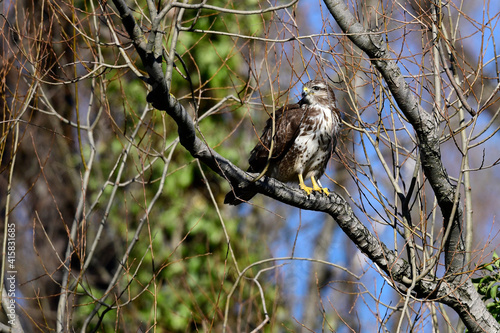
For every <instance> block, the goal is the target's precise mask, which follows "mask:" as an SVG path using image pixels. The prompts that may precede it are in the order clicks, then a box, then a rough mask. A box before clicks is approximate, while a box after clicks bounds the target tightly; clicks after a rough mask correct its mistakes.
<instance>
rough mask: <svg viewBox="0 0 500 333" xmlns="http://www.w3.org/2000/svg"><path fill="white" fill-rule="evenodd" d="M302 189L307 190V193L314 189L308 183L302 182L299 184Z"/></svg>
mask: <svg viewBox="0 0 500 333" xmlns="http://www.w3.org/2000/svg"><path fill="white" fill-rule="evenodd" d="M299 186H300V189H301V190H304V191H306V193H307V195H309V194H311V193H312V191H313V190H314V189H313V188H312V187H309V186H307V185H306V184H304V183H302V184H300V185H299Z"/></svg>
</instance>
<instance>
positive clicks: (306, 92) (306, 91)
mask: <svg viewBox="0 0 500 333" xmlns="http://www.w3.org/2000/svg"><path fill="white" fill-rule="evenodd" d="M310 92H311V90H309V88H307V87H304V88H302V98H304V97H306V96H307V95H309V93H310Z"/></svg>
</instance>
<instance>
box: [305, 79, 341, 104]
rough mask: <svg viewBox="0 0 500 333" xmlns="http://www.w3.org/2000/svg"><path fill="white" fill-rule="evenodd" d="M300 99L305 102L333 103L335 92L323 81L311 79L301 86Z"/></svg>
mask: <svg viewBox="0 0 500 333" xmlns="http://www.w3.org/2000/svg"><path fill="white" fill-rule="evenodd" d="M302 101H304V102H305V103H307V104H317V103H321V104H332V103H335V94H334V93H333V90H332V88H331V87H330V86H329V85H328V84H327V83H326V82H325V81H322V80H312V81H309V82H307V83H306V84H304V86H303V87H302Z"/></svg>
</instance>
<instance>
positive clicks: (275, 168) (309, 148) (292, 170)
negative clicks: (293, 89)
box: [224, 80, 340, 205]
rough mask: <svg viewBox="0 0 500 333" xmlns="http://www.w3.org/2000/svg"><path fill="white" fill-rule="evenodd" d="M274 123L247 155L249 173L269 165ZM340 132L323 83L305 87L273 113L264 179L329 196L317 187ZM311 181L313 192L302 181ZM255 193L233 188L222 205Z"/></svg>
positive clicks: (332, 98)
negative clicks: (295, 99) (292, 101)
mask: <svg viewBox="0 0 500 333" xmlns="http://www.w3.org/2000/svg"><path fill="white" fill-rule="evenodd" d="M272 124H273V119H272V118H270V119H268V120H267V123H266V127H265V128H264V131H263V133H262V135H261V137H260V140H259V142H258V143H257V145H256V146H255V148H254V149H253V150H252V152H251V153H250V158H249V160H248V162H249V164H250V166H249V168H248V172H254V173H261V172H262V171H263V170H264V169H265V167H266V165H267V162H268V158H269V149H270V147H271V140H272V138H271V136H272ZM339 129H340V112H339V110H338V109H337V107H336V105H335V95H334V93H333V90H332V88H331V87H330V86H329V85H328V84H327V83H326V82H325V81H322V80H313V81H309V82H307V83H306V84H304V87H303V89H302V99H301V100H300V101H299V102H298V103H297V104H291V105H285V106H284V107H282V108H280V109H279V110H277V111H276V112H275V135H274V147H273V151H272V155H271V159H270V160H269V166H268V169H267V171H266V175H268V176H270V177H273V178H276V179H278V180H279V181H282V182H299V184H300V188H302V189H303V190H304V191H306V192H307V193H308V194H310V193H311V191H312V190H315V191H322V192H323V193H326V194H328V190H327V189H326V188H321V187H320V186H319V185H318V184H317V179H318V178H320V177H321V176H322V175H323V173H324V172H325V169H326V165H327V163H328V160H329V159H330V156H331V154H332V152H333V150H334V149H335V145H336V142H337V135H338V131H339ZM307 178H311V181H312V183H313V188H310V187H308V186H306V185H305V184H304V182H303V179H307ZM255 194H256V193H255V192H253V191H249V190H246V189H239V188H234V189H233V191H231V192H229V193H228V194H227V195H226V198H225V200H224V203H227V204H231V205H238V204H240V203H242V202H244V201H248V200H250V199H251V198H252V197H253V196H254V195H255Z"/></svg>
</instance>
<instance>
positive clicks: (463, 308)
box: [113, 0, 499, 332]
mask: <svg viewBox="0 0 500 333" xmlns="http://www.w3.org/2000/svg"><path fill="white" fill-rule="evenodd" d="M113 2H114V3H115V5H116V6H117V7H122V8H124V7H125V8H126V6H125V5H124V1H123V0H113ZM325 3H326V4H327V7H328V9H329V10H330V12H331V13H332V15H333V16H334V17H335V19H336V20H337V22H338V23H339V25H340V26H341V27H342V29H343V30H344V32H346V33H348V35H349V38H351V40H353V42H354V43H355V44H356V45H358V46H359V47H360V48H361V49H362V50H364V51H365V52H366V53H367V54H368V55H369V56H370V58H371V60H372V63H373V64H374V65H375V67H376V68H377V69H378V70H379V71H380V72H381V73H382V75H383V76H384V78H385V80H386V82H387V83H388V86H389V88H390V89H391V92H392V94H393V95H394V97H395V100H396V101H397V103H398V105H399V107H400V108H401V110H402V111H403V112H404V113H405V115H406V117H407V118H408V119H409V121H410V123H411V124H412V125H413V127H414V129H415V131H416V132H417V136H418V138H419V148H420V150H421V151H420V154H421V159H422V167H423V169H424V172H425V175H426V177H427V178H428V180H429V182H430V184H431V185H432V188H433V189H434V192H435V193H436V197H437V199H438V202H439V205H440V207H441V210H442V212H443V216H444V221H445V225H448V221H449V219H450V218H452V225H451V234H450V237H449V239H450V241H449V242H447V244H446V245H447V249H446V253H445V254H446V256H445V258H446V264H447V268H448V269H449V271H448V273H453V272H457V271H459V270H460V268H461V267H462V262H463V254H461V253H456V250H457V249H458V250H460V249H462V248H463V243H462V242H461V239H460V221H461V216H462V209H461V207H459V206H456V204H455V203H456V202H457V201H456V200H455V199H456V198H455V194H456V188H455V186H453V185H452V184H451V182H450V180H449V177H448V174H447V173H446V171H445V169H444V167H443V165H442V162H441V154H440V147H439V137H438V133H437V128H438V127H437V122H436V120H435V119H434V117H433V116H432V115H430V114H428V113H426V112H425V111H424V110H423V109H422V107H421V106H420V105H419V104H418V101H417V99H416V98H415V96H414V95H413V93H412V92H411V90H410V89H409V87H408V85H407V83H406V82H405V81H404V78H403V77H402V75H401V72H400V70H399V68H398V66H397V65H396V63H395V62H394V61H392V60H390V54H389V52H388V50H387V48H386V47H385V45H384V44H383V41H382V38H381V37H380V36H379V35H370V34H369V33H367V32H366V31H364V29H363V28H362V26H361V25H360V24H359V23H358V22H357V21H356V20H355V19H354V17H353V16H352V15H351V14H350V13H349V11H348V9H347V7H346V6H345V5H344V4H343V3H341V2H340V1H338V0H337V1H327V0H325ZM126 9H128V8H126ZM119 12H120V16H121V17H122V22H123V24H124V25H125V27H126V30H127V32H128V33H129V34H130V38H131V39H132V40H133V41H134V46H135V47H136V49H137V52H138V53H139V55H140V57H141V60H142V62H143V65H144V67H145V68H146V70H147V72H148V74H149V79H148V80H147V82H148V83H149V84H151V86H152V88H153V89H152V91H151V92H150V93H149V95H148V102H150V103H152V105H153V106H154V107H155V108H156V109H158V110H161V111H166V112H167V113H168V115H169V116H170V117H172V118H173V120H174V121H175V122H176V123H177V126H178V134H179V140H180V143H181V144H182V145H183V146H184V147H185V148H186V149H187V150H188V151H189V152H190V153H191V155H192V156H193V157H195V158H198V159H199V160H200V161H201V162H203V163H204V164H205V165H207V166H208V167H210V168H211V169H212V170H213V171H214V172H216V173H217V174H219V175H220V176H221V177H223V178H225V179H227V180H228V181H230V182H231V183H232V184H233V186H247V187H248V188H249V189H251V190H255V191H256V192H258V193H261V194H264V195H267V196H269V197H271V198H274V199H276V200H279V201H281V202H283V203H286V204H289V205H291V206H294V207H298V208H301V209H308V210H315V211H321V212H325V213H327V214H329V215H330V216H332V218H333V219H334V220H335V221H336V222H337V223H338V225H339V226H340V227H341V228H342V230H343V231H344V232H345V234H346V235H347V236H348V237H349V238H350V239H351V240H352V241H353V242H354V243H355V244H356V246H357V247H358V248H359V249H360V250H361V251H362V252H363V253H364V254H365V255H367V256H368V257H369V258H370V259H371V260H372V261H373V262H374V263H375V264H376V265H377V266H378V267H379V268H380V269H381V270H382V271H383V272H384V273H385V274H386V275H387V276H389V277H390V281H391V282H392V281H394V282H395V283H397V284H402V285H404V286H406V287H409V286H410V285H412V282H413V283H414V284H415V281H412V277H411V270H410V266H409V264H408V263H407V262H406V261H405V260H403V259H402V258H400V257H399V256H398V255H397V254H396V253H395V252H394V251H392V250H390V249H388V248H387V247H386V245H385V244H384V243H382V242H381V241H380V240H379V239H378V238H377V237H376V236H375V235H374V234H373V233H371V232H370V231H369V230H368V229H367V228H366V227H365V226H364V225H363V224H362V223H361V222H360V220H359V219H358V218H357V217H356V216H355V214H354V212H353V210H352V209H351V207H350V206H349V204H348V203H347V202H346V201H345V200H344V199H343V198H342V197H341V196H340V195H338V194H336V193H332V194H331V195H330V196H329V197H323V196H321V195H315V196H307V195H305V194H304V192H303V191H299V190H295V189H291V188H289V187H287V186H286V185H285V184H283V183H281V182H279V181H277V180H275V179H272V178H269V177H262V178H261V179H259V180H258V181H252V180H253V179H254V177H253V176H254V175H249V174H248V173H246V172H244V171H243V170H241V169H239V168H238V167H236V166H235V165H234V164H232V163H231V162H230V161H228V160H227V159H226V158H224V157H223V156H221V155H219V154H218V153H217V152H216V151H214V150H213V149H211V148H210V147H209V146H208V145H207V144H206V143H205V142H204V141H203V140H201V139H200V138H198V136H197V135H196V130H195V126H194V123H193V120H192V118H191V116H190V115H189V114H188V113H187V111H186V109H185V108H184V107H183V106H182V105H181V104H180V103H179V102H178V100H177V99H176V98H175V97H174V96H173V95H171V94H170V91H169V88H168V84H167V82H166V80H165V77H164V74H163V73H162V72H161V66H160V65H161V59H157V58H155V57H154V56H152V54H150V53H148V52H154V50H152V51H148V50H145V49H144V47H143V46H144V44H143V42H140V40H141V38H143V37H141V36H142V31H140V29H137V28H136V27H137V24H136V23H135V21H134V20H133V17H131V16H130V15H129V13H128V12H127V10H120V9H119ZM155 34H156V32H155V31H152V32H151V35H150V36H149V38H150V39H154V38H155ZM455 209H456V213H455V214H453V211H454V210H455ZM443 282H444V280H441V281H437V280H435V279H433V278H432V277H431V276H427V277H426V279H421V280H419V281H418V282H417V283H416V285H415V288H414V291H415V293H416V294H417V296H418V297H421V298H425V299H439V301H440V302H442V303H445V304H448V305H450V306H452V307H454V308H455V309H456V311H457V312H458V313H459V314H460V316H461V317H463V319H464V318H465V317H467V314H470V313H471V312H473V311H472V310H474V309H475V307H479V308H480V309H481V306H482V307H483V308H484V304H483V303H482V302H480V300H479V302H478V301H477V300H478V298H477V297H475V296H476V295H477V293H476V294H473V292H472V291H471V290H470V288H471V287H472V284H471V283H466V284H464V286H457V285H452V284H450V283H446V282H445V283H443ZM393 287H394V288H398V285H393ZM472 288H473V287H472ZM462 301H463V302H462ZM462 303H463V304H462ZM457 304H458V305H457ZM485 316H487V315H484V316H483V317H479V318H476V317H473V316H471V315H469V320H467V318H465V320H464V321H465V322H466V323H467V325H468V327H469V328H481V327H486V325H485V322H486V323H488V324H489V323H490V322H489V320H488V319H490V318H487V317H485ZM495 324H496V326H495ZM474 325H475V326H474ZM491 325H492V326H493V329H496V328H499V326H498V323H496V322H494V323H493V324H491ZM472 331H477V329H476V330H472ZM487 331H491V332H493V331H494V330H487Z"/></svg>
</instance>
